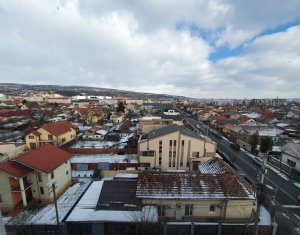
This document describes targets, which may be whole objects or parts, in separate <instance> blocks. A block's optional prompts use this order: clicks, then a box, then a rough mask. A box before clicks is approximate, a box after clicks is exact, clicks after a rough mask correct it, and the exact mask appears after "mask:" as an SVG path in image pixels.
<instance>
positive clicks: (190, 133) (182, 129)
mask: <svg viewBox="0 0 300 235" xmlns="http://www.w3.org/2000/svg"><path fill="white" fill-rule="evenodd" d="M176 131H180V133H181V134H183V135H187V136H191V137H194V138H198V139H202V138H201V137H200V136H199V135H197V134H196V133H195V132H193V131H191V130H189V129H187V128H185V127H181V126H178V125H176V124H173V125H169V126H165V127H162V128H159V129H157V130H153V131H150V132H149V133H148V139H152V138H155V137H158V136H162V135H165V134H169V133H172V132H176Z"/></svg>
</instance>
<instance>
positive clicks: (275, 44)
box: [0, 0, 300, 99]
mask: <svg viewBox="0 0 300 235" xmlns="http://www.w3.org/2000/svg"><path fill="white" fill-rule="evenodd" d="M299 9H300V1H299V0H288V1H284V2H283V1H282V0H252V1H240V0H209V1H207V0H185V1H182V0H163V1H161V0H151V1H150V0H149V1H147V0H143V1H140V0H101V1H99V0H51V1H49V0H26V1H24V0H20V1H11V0H0V82H3V83H5V82H13V83H23V84H51V85H83V86H94V87H103V88H114V89H122V90H129V91H137V92H151V93H163V94H171V95H179V96H187V97H194V98H241V99H244V98H277V97H279V98H300V10H299Z"/></svg>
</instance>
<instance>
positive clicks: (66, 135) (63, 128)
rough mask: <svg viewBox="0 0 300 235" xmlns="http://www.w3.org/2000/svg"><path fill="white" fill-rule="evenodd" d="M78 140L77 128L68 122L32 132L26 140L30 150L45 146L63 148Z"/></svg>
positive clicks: (57, 123) (47, 125) (61, 122)
mask: <svg viewBox="0 0 300 235" xmlns="http://www.w3.org/2000/svg"><path fill="white" fill-rule="evenodd" d="M75 139H76V128H75V127H74V126H73V125H72V123H70V122H68V121H60V122H54V123H51V124H46V125H43V126H41V127H40V128H39V129H37V130H34V131H31V132H30V133H29V134H28V135H27V136H26V138H25V140H26V145H27V148H28V149H35V148H39V147H40V146H42V145H43V144H47V143H50V144H54V145H56V146H62V145H65V144H66V143H69V142H71V141H73V140H75Z"/></svg>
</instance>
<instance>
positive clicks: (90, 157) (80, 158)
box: [71, 154, 137, 163]
mask: <svg viewBox="0 0 300 235" xmlns="http://www.w3.org/2000/svg"><path fill="white" fill-rule="evenodd" d="M98 162H109V163H123V162H126V163H127V162H131V163H137V155H136V154H125V155H117V154H114V155H110V154H86V155H84V154H76V155H74V156H73V157H72V158H71V163H98Z"/></svg>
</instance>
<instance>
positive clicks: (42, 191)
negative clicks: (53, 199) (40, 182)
mask: <svg viewBox="0 0 300 235" xmlns="http://www.w3.org/2000/svg"><path fill="white" fill-rule="evenodd" d="M40 192H41V194H42V195H44V188H43V187H40Z"/></svg>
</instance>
